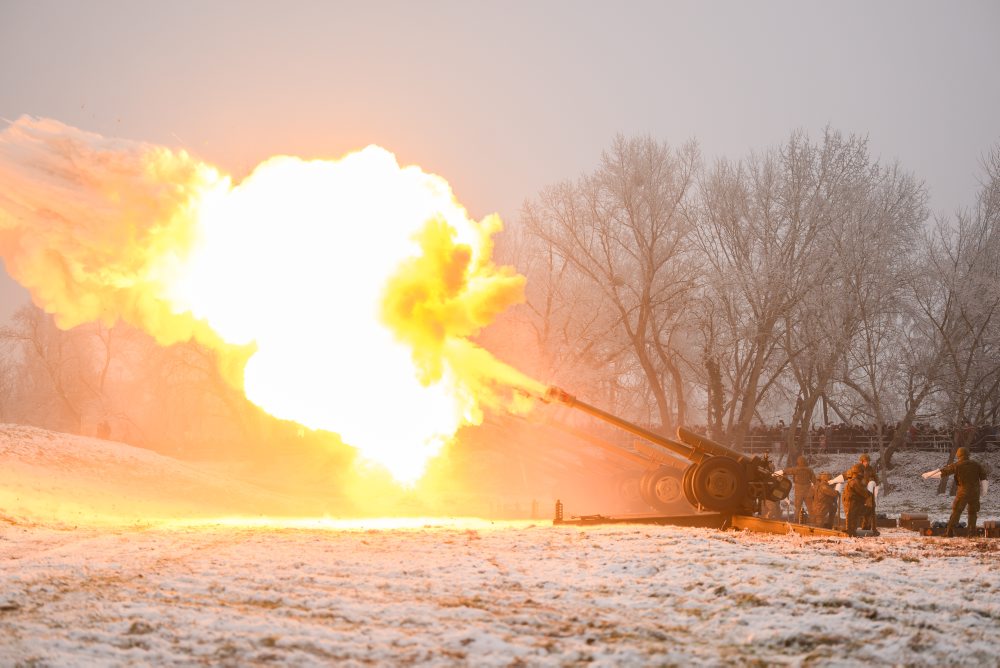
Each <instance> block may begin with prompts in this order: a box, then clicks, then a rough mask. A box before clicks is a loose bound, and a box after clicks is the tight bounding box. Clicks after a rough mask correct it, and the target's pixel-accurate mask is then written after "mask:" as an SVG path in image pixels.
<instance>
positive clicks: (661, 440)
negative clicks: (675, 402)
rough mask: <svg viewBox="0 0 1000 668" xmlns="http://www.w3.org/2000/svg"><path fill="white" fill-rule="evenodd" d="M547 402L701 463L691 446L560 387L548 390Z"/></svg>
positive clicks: (546, 394) (546, 393)
mask: <svg viewBox="0 0 1000 668" xmlns="http://www.w3.org/2000/svg"><path fill="white" fill-rule="evenodd" d="M545 401H548V402H558V403H560V404H563V405H565V406H569V407H570V408H576V409H579V410H581V411H583V412H584V413H589V414H590V415H593V416H594V417H596V418H598V419H600V420H603V421H605V422H608V423H610V424H613V425H615V426H616V427H619V428H621V429H624V430H625V431H627V432H629V433H632V434H635V435H636V436H638V437H640V438H644V439H646V440H647V441H650V442H651V443H655V444H656V445H659V446H660V447H662V448H666V449H667V450H669V451H670V452H672V453H675V454H678V455H680V456H681V457H684V458H685V459H688V460H689V461H692V462H697V461H701V458H700V457H699V456H698V453H697V451H696V449H695V448H692V447H691V446H688V445H684V444H683V443H678V442H677V441H675V440H673V439H669V438H667V437H666V436H661V435H660V434H657V433H656V432H654V431H650V430H648V429H645V428H643V427H640V426H639V425H637V424H635V423H633V422H629V421H628V420H624V419H622V418H620V417H618V416H617V415H612V414H611V413H608V412H607V411H604V410H601V409H600V408H597V407H596V406H591V405H590V404H588V403H586V402H584V401H580V400H579V399H577V398H576V397H575V396H573V395H572V394H570V393H569V392H567V391H566V390H563V389H561V388H558V387H550V388H548V390H547V391H546V392H545Z"/></svg>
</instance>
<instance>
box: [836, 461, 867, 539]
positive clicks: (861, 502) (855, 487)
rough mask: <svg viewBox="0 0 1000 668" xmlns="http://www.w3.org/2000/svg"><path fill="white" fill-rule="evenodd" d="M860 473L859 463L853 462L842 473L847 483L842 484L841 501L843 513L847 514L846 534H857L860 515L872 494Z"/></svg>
mask: <svg viewBox="0 0 1000 668" xmlns="http://www.w3.org/2000/svg"><path fill="white" fill-rule="evenodd" d="M861 475H862V471H861V465H860V464H855V465H854V466H852V467H851V468H849V469H848V470H847V473H845V474H844V476H845V477H846V478H847V484H846V485H844V493H843V498H842V501H843V503H844V514H845V515H846V516H847V535H848V536H854V535H856V534H857V531H858V526H859V525H860V524H861V516H862V515H863V514H864V512H865V505H866V504H867V503H868V500H869V499H870V498H871V496H872V493H871V492H869V491H868V488H867V487H865V483H864V479H863V478H862V477H861Z"/></svg>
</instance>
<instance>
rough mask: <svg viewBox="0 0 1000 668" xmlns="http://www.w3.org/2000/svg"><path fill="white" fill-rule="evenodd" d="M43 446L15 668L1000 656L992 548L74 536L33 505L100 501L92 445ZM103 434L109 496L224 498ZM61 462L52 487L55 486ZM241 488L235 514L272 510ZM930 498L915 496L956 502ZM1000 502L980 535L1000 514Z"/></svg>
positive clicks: (535, 528) (24, 526) (507, 530)
mask: <svg viewBox="0 0 1000 668" xmlns="http://www.w3.org/2000/svg"><path fill="white" fill-rule="evenodd" d="M47 434H48V433H47V432H42V431H41V430H26V429H25V428H8V429H7V430H6V431H5V430H4V429H0V467H2V469H3V472H2V473H3V475H2V476H0V486H2V487H3V488H4V489H5V490H6V492H5V494H6V495H0V665H2V666H11V665H13V666H81V665H85V666H89V665H98V666H102V665H111V666H132V665H157V666H160V665H198V664H207V665H233V666H248V665H249V666H254V665H294V666H303V665H304V666H309V665H338V666H339V665H348V666H349V665H364V664H373V663H374V664H388V665H400V664H419V665H470V666H480V665H485V666H494V665H496V666H507V665H552V666H563V665H574V664H597V665H629V666H632V665H720V664H721V665H859V666H860V665H865V664H876V665H916V666H920V665H956V666H957V665H963V666H980V665H982V666H996V665H998V661H1000V660H998V650H997V641H998V631H1000V580H998V579H997V577H996V574H997V572H998V567H1000V540H996V539H978V540H969V539H957V538H956V539H943V538H924V537H920V536H917V535H916V534H914V533H911V532H908V531H905V530H897V529H892V530H886V531H884V533H883V536H882V537H880V538H876V539H871V538H869V539H833V538H803V537H798V536H773V535H760V534H751V533H745V532H721V531H715V530H708V529H685V528H677V527H657V526H646V525H616V526H597V527H585V528H580V527H569V526H560V527H554V526H551V524H550V523H549V522H547V521H545V522H541V521H535V522H531V521H508V522H502V521H488V520H480V519H420V518H410V519H402V518H398V519H389V520H372V519H369V520H340V521H337V520H330V519H304V520H294V519H287V518H286V519H279V518H276V517H270V518H262V517H258V518H256V519H254V518H250V519H237V520H230V521H223V520H214V519H199V520H188V521H184V522H176V521H175V522H169V521H166V520H160V519H156V520H147V521H139V520H135V519H131V520H129V521H128V522H125V521H121V522H118V523H115V522H113V521H111V520H110V519H109V518H108V517H105V518H103V519H102V521H101V523H100V524H96V523H85V522H82V521H78V520H79V519H80V518H81V517H82V515H79V513H80V512H82V511H80V508H81V507H83V506H80V505H79V503H78V504H76V505H72V504H71V505H69V506H68V508H69V511H70V512H71V514H75V515H73V516H74V517H76V520H74V521H66V520H65V519H64V520H60V519H58V518H56V517H55V516H46V515H45V513H43V512H38V513H33V512H32V506H31V505H30V503H28V502H27V500H26V498H25V496H26V495H27V494H29V493H37V494H39V495H44V494H47V495H48V496H47V497H46V498H47V501H46V506H45V508H44V509H46V510H51V509H52V504H53V503H55V501H54V499H56V498H57V497H59V496H60V495H64V494H66V490H67V489H70V486H71V483H70V481H71V480H74V481H75V482H73V483H72V484H73V485H76V486H77V487H78V488H79V487H80V486H81V485H82V484H83V483H82V482H81V481H80V480H79V479H78V478H79V475H80V474H79V473H78V471H77V470H76V469H75V468H73V467H69V468H67V467H65V466H63V467H62V468H60V462H61V463H62V464H65V463H66V462H65V460H64V458H63V455H66V452H71V451H75V449H74V448H78V447H79V445H80V444H79V443H78V442H76V440H74V437H64V436H62V435H58V436H51V435H47ZM84 440H86V441H87V444H88V445H89V446H92V447H93V448H94V449H95V451H100V452H101V453H103V454H102V455H101V456H100V457H96V456H92V457H89V458H85V459H84V460H81V462H79V464H78V468H79V467H82V468H84V469H85V470H86V471H91V470H92V469H93V470H94V471H98V473H92V474H88V475H99V476H100V480H93V481H91V482H92V483H93V484H94V485H98V486H99V484H100V483H101V481H103V484H104V485H105V486H106V487H107V488H108V489H109V495H110V496H111V497H112V498H113V499H115V494H121V493H122V492H121V490H123V489H124V490H125V491H126V492H128V493H132V494H134V495H135V496H136V497H137V500H141V497H144V495H143V494H142V493H141V487H142V481H143V480H146V481H147V482H146V484H147V486H149V480H153V479H154V477H152V476H150V475H149V474H148V471H147V472H146V473H143V471H145V469H146V468H147V467H153V468H154V469H155V470H156V471H157V474H156V475H158V476H159V477H160V479H161V482H162V479H163V478H166V477H171V476H173V477H179V478H180V479H181V480H180V482H176V481H175V482H176V484H179V485H180V484H182V485H184V486H185V489H188V491H189V493H190V494H191V495H193V496H194V497H195V498H197V495H198V493H199V492H198V490H199V489H200V488H199V485H220V484H222V483H220V482H219V481H218V479H217V478H211V477H206V478H202V477H201V475H200V474H199V473H198V472H197V471H195V470H192V469H190V467H189V465H186V464H184V465H182V464H180V463H177V462H172V460H168V459H167V458H160V457H159V456H158V455H153V454H151V453H145V452H142V451H134V449H130V448H128V446H122V445H117V444H103V442H96V441H94V440H93V439H84ZM46 442H47V443H48V445H47V446H46V447H44V448H43V447H41V445H39V444H42V443H46ZM70 446H73V447H70ZM100 448H104V450H100ZM64 450H65V451H66V452H64ZM40 453H47V454H46V456H47V457H48V459H47V460H46V461H48V462H49V463H48V465H45V464H44V462H41V461H39V459H38V458H39V457H40V456H41V454H40ZM60 453H62V454H60ZM92 454H93V453H92ZM66 456H68V455H66ZM125 460H128V461H129V462H130V463H129V465H128V466H129V468H128V471H127V472H126V471H125V470H121V471H118V472H117V476H116V475H115V471H114V468H115V466H116V464H115V462H121V461H125ZM101 462H103V463H101ZM900 462H901V464H900V465H901V466H903V463H902V462H903V459H900ZM46 466H48V468H49V469H51V476H50V478H49V481H48V482H46V481H45V480H44V479H43V478H38V477H37V476H38V475H40V474H41V472H44V471H45V470H46ZM838 466H839V464H838ZM907 466H912V467H913V468H914V469H919V468H920V467H921V466H922V465H918V464H916V463H912V462H911V463H908V464H907ZM12 471H14V472H15V473H16V475H15V473H11V472H12ZM32 472H33V473H32ZM126 473H128V474H127V475H126ZM32 476H35V477H32ZM73 476H76V478H74V477H73ZM29 479H30V480H33V482H29ZM901 479H902V476H901ZM905 479H906V480H908V479H909V478H908V477H907V478H905ZM921 482H923V481H921ZM227 484H231V485H232V489H233V490H234V492H233V493H234V495H235V496H234V498H233V501H232V502H233V503H237V502H238V501H239V498H238V497H239V495H240V494H247V495H252V493H253V488H252V486H248V485H247V484H245V483H240V482H238V481H230V482H229V483H227ZM154 486H155V485H154ZM922 489H923V488H920V490H922ZM11 490H13V491H11ZM150 494H152V492H147V493H146V494H145V496H150ZM921 494H922V492H921ZM921 494H916V493H913V494H909V495H908V497H910V498H911V500H913V501H914V502H919V503H925V504H929V505H933V508H932V509H931V510H934V509H937V508H939V507H942V506H946V505H947V500H946V499H944V500H935V499H938V497H936V496H934V495H933V494H931V493H928V495H927V499H923V496H921ZM891 496H892V495H890V497H887V499H886V503H887V504H888V503H889V499H891ZM900 497H902V494H901V493H900ZM995 498H996V497H995V496H994V491H993V490H991V492H990V498H989V499H988V500H987V502H986V503H984V509H983V513H982V517H983V518H989V517H996V516H997V507H996V502H995V500H994V499H995ZM160 502H162V500H159V501H157V503H160ZM189 502H190V503H192V505H193V501H190V500H189ZM113 503H115V504H120V503H122V501H121V498H120V497H118V498H116V499H115V500H114V501H113ZM5 504H6V505H5ZM18 504H19V505H18ZM12 506H16V507H14V509H13V510H11V508H12ZM150 507H153V506H150ZM934 512H937V511H936V510H934Z"/></svg>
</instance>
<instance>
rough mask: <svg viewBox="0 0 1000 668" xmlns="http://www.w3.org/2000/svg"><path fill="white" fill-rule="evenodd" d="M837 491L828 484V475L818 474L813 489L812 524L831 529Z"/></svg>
mask: <svg viewBox="0 0 1000 668" xmlns="http://www.w3.org/2000/svg"><path fill="white" fill-rule="evenodd" d="M838 496H839V494H838V493H837V490H836V489H834V488H833V485H831V484H830V474H829V473H820V474H819V480H818V481H817V482H816V486H815V487H814V488H813V503H812V515H813V524H815V525H816V526H818V527H823V528H824V529H832V528H833V514H834V513H835V512H836V510H837V497H838Z"/></svg>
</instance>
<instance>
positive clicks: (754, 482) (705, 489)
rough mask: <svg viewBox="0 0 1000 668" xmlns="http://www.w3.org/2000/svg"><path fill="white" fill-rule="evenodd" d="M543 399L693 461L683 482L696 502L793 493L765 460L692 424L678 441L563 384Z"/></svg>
mask: <svg viewBox="0 0 1000 668" xmlns="http://www.w3.org/2000/svg"><path fill="white" fill-rule="evenodd" d="M543 399H544V401H547V402H558V403H561V404H563V405H565V406H569V407H571V408H576V409H578V410H581V411H583V412H584V413H588V414H590V415H592V416H594V417H596V418H598V419H600V420H603V421H604V422H608V423H610V424H613V425H615V426H616V427H619V428H620V429H623V430H625V431H627V432H630V433H632V434H635V435H636V436H639V437H640V438H644V439H646V440H647V441H649V442H651V443H653V444H655V445H657V446H659V447H661V448H664V449H665V450H668V451H670V452H672V453H675V454H677V455H680V456H681V457H684V458H685V459H687V460H688V461H690V462H692V464H691V466H690V467H689V468H688V470H687V471H686V472H685V474H684V478H683V480H682V486H683V490H684V494H685V496H686V497H687V498H688V501H689V502H690V503H691V504H692V505H694V506H698V507H703V508H708V509H710V510H716V511H723V512H727V511H737V510H743V511H752V510H756V509H759V505H760V503H761V502H762V501H764V500H771V501H780V500H781V499H784V498H785V497H787V496H788V492H789V490H790V488H791V482H790V481H789V480H788V479H787V478H784V477H781V476H776V475H774V473H773V472H772V470H771V468H770V467H769V466H768V465H767V464H766V461H765V460H762V459H759V458H756V457H754V458H748V457H747V456H746V455H744V454H743V453H741V452H738V451H736V450H733V449H732V448H728V447H726V446H725V445H723V444H721V443H718V442H716V441H713V440H712V439H710V438H706V437H704V436H701V435H700V434H696V433H695V432H693V431H691V430H689V429H685V428H683V427H678V429H677V436H678V438H680V442H679V441H675V440H673V439H670V438H667V437H665V436H661V435H660V434H657V433H656V432H653V431H650V430H649V429H646V428H644V427H640V426H639V425H637V424H635V423H633V422H629V421H628V420H625V419H622V418H620V417H618V416H617V415H613V414H611V413H608V412H607V411H605V410H601V409H600V408H597V407H596V406H592V405H590V404H588V403H586V402H584V401H580V400H579V399H577V398H576V397H575V396H573V395H572V394H570V393H569V392H566V391H565V390H563V389H560V388H558V387H549V388H548V390H547V391H546V392H545V396H544V397H543Z"/></svg>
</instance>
